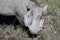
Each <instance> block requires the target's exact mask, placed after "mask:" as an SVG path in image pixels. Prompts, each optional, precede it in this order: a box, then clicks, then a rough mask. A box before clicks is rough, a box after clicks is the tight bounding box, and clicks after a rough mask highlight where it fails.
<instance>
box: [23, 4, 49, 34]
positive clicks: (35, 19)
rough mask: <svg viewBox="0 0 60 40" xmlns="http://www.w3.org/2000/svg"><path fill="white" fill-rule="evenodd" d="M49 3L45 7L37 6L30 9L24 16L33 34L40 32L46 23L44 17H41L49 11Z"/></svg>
mask: <svg viewBox="0 0 60 40" xmlns="http://www.w3.org/2000/svg"><path fill="white" fill-rule="evenodd" d="M47 7H48V5H46V6H44V7H42V8H41V7H38V6H35V7H33V8H32V9H29V11H28V13H26V15H25V16H24V22H25V25H26V26H28V28H29V31H30V32H31V34H38V32H39V31H40V30H41V27H42V25H43V23H44V19H41V17H42V15H43V13H45V12H46V11H47Z"/></svg>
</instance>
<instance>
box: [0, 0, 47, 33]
mask: <svg viewBox="0 0 60 40" xmlns="http://www.w3.org/2000/svg"><path fill="white" fill-rule="evenodd" d="M47 7H48V5H46V6H44V7H42V8H41V7H40V6H39V4H38V3H37V1H36V0H0V14H2V15H6V16H9V15H15V16H16V17H17V19H18V20H19V22H20V23H22V22H24V24H25V26H28V28H29V31H30V32H31V33H32V34H38V32H39V31H40V30H41V27H42V26H43V23H44V19H41V16H42V14H43V13H44V12H46V11H47ZM28 9H29V10H28ZM22 24H23V23H22Z"/></svg>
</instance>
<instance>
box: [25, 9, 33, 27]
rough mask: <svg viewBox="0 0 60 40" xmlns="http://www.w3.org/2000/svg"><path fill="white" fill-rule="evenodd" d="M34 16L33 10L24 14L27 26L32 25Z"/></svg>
mask: <svg viewBox="0 0 60 40" xmlns="http://www.w3.org/2000/svg"><path fill="white" fill-rule="evenodd" d="M32 18H33V13H32V10H30V11H28V12H27V13H26V15H25V16H24V22H25V25H26V26H29V25H31V23H32Z"/></svg>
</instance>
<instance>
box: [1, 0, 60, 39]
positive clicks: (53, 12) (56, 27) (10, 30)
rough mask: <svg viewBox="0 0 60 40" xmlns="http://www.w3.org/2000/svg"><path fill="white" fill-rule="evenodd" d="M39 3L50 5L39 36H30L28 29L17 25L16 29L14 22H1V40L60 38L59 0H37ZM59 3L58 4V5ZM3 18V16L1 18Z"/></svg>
mask: <svg viewBox="0 0 60 40" xmlns="http://www.w3.org/2000/svg"><path fill="white" fill-rule="evenodd" d="M37 1H38V3H39V4H41V5H42V4H43V5H45V3H46V4H47V3H48V5H49V7H48V10H47V13H46V14H44V15H43V17H44V18H45V22H44V26H43V29H42V30H41V31H40V33H39V35H37V37H29V35H28V34H27V31H26V30H25V29H24V28H22V27H20V26H21V25H17V26H16V27H17V29H14V27H15V26H14V25H12V24H9V25H7V24H5V23H3V24H0V40H60V19H59V17H60V14H59V13H60V6H59V4H60V3H59V0H57V1H56V0H37ZM56 5H57V6H56ZM0 19H1V18H0Z"/></svg>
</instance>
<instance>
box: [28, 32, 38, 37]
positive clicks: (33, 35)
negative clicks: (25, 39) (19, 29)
mask: <svg viewBox="0 0 60 40" xmlns="http://www.w3.org/2000/svg"><path fill="white" fill-rule="evenodd" d="M28 34H29V37H37V34H32V33H31V32H30V31H28Z"/></svg>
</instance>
